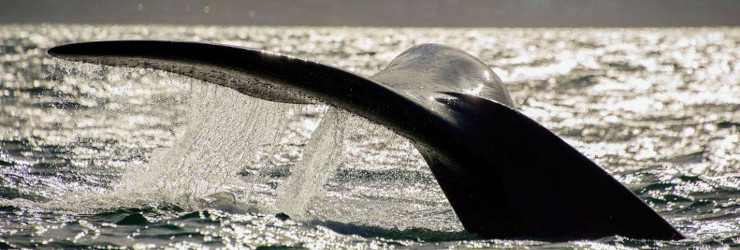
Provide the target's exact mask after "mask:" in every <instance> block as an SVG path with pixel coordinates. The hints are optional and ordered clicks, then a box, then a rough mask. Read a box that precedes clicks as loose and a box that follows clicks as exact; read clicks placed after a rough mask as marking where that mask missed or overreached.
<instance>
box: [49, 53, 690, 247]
mask: <svg viewBox="0 0 740 250" xmlns="http://www.w3.org/2000/svg"><path fill="white" fill-rule="evenodd" d="M48 53H49V54H50V55H52V56H54V57H59V58H62V59H67V60H72V61H81V62H88V63H97V64H105V65H112V66H125V67H149V68H155V69H161V70H165V71H170V72H174V73H178V74H182V75H185V76H190V77H194V78H197V79H201V80H204V81H207V82H210V83H213V84H218V85H221V86H225V87H229V88H232V89H235V90H237V91H239V92H241V93H243V94H246V95H250V96H254V97H257V98H262V99H266V100H270V101H277V102H289V103H317V102H320V103H325V104H328V105H331V106H334V107H336V108H340V109H344V110H346V111H349V112H352V113H354V114H356V115H359V116H362V117H364V118H367V119H368V120H370V121H372V122H375V123H378V124H381V125H384V126H386V127H388V128H390V129H391V130H393V131H395V132H396V133H398V134H400V135H401V136H404V137H406V138H408V139H409V140H411V141H412V142H413V143H414V144H415V145H416V147H417V149H418V150H419V151H420V152H421V154H422V155H423V157H424V159H425V160H426V162H427V164H428V165H429V167H430V169H431V170H432V172H433V173H434V176H435V177H436V179H437V181H438V183H439V184H440V186H441V188H442V191H443V192H444V193H445V195H446V196H447V198H448V200H449V201H450V204H451V205H452V207H453V209H454V211H455V213H456V215H457V216H458V218H459V219H460V221H461V222H462V224H463V226H464V227H465V229H466V230H467V231H470V232H473V233H476V234H478V235H480V236H481V237H483V238H497V239H511V238H516V239H537V240H548V241H566V240H577V239H598V238H603V237H608V236H613V235H621V236H626V237H630V238H635V239H656V240H679V239H683V236H682V235H681V234H680V233H679V232H678V231H676V230H675V229H674V228H673V227H672V226H671V225H670V224H668V223H667V222H666V221H665V220H664V219H663V218H662V217H660V215H658V214H657V213H656V212H655V211H653V210H652V209H651V208H650V207H649V206H648V205H646V204H645V203H644V202H642V201H641V200H640V199H639V198H638V197H637V196H635V195H634V194H633V193H632V192H630V191H629V190H628V189H627V188H625V187H624V186H623V185H622V184H620V183H619V182H618V181H617V180H615V179H614V178H613V177H611V176H610V175H609V174H607V173H606V172H605V171H604V170H603V169H601V168H600V167H599V166H597V165H596V164H595V163H593V162H592V161H591V160H589V159H588V158H586V157H585V156H584V155H583V154H581V153H579V152H578V151H576V150H575V149H574V148H573V147H571V146H570V145H568V144H567V143H566V142H564V141H563V140H562V139H560V138H559V137H558V136H556V135H555V134H553V133H552V132H550V131H549V130H547V129H546V128H544V127H543V126H541V125H540V124H538V123H537V122H535V121H533V120H532V119H530V118H528V117H527V116H525V115H523V114H521V113H519V112H518V111H516V110H515V109H513V102H512V100H511V97H510V96H509V94H508V92H507V91H506V90H505V88H504V86H503V84H502V83H501V81H500V80H499V78H498V77H496V76H495V74H494V73H493V72H492V71H490V68H489V67H488V66H486V65H485V64H483V63H482V62H480V60H478V59H476V58H475V57H473V56H470V55H469V54H467V53H465V52H463V51H460V50H457V49H454V48H451V47H447V46H442V45H433V44H428V45H419V46H415V47H413V48H411V49H409V50H408V51H406V52H404V53H403V54H401V55H400V56H399V57H398V58H396V59H395V60H394V61H393V62H391V64H390V65H389V67H388V68H386V69H384V70H383V71H381V72H379V73H378V74H376V75H375V76H372V77H369V78H368V77H364V76H360V75H356V74H353V73H350V72H347V71H343V70H341V69H337V68H334V67H331V66H326V65H322V64H319V63H315V62H310V61H306V60H301V59H296V58H290V57H286V56H281V55H276V54H271V53H265V52H261V51H257V50H251V49H246V48H239V47H231V46H222V45H215V44H202V43H189V42H169V41H107V42H90V43H78V44H70V45H63V46H59V47H55V48H52V49H50V50H49V51H48Z"/></svg>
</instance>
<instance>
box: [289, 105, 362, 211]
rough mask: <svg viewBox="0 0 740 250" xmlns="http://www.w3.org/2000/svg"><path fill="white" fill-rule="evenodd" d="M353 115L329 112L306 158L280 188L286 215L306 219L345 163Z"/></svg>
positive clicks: (312, 137) (309, 144)
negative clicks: (349, 121) (312, 204)
mask: <svg viewBox="0 0 740 250" xmlns="http://www.w3.org/2000/svg"><path fill="white" fill-rule="evenodd" d="M349 116H350V114H348V113H346V112H343V111H339V110H337V109H331V108H330V109H329V111H327V113H326V115H324V117H323V119H322V120H321V123H320V124H319V127H318V128H317V129H316V130H315V131H314V132H313V134H311V139H310V140H309V142H308V143H307V144H306V147H305V149H304V150H303V159H302V160H301V162H300V163H299V164H298V166H296V167H294V168H293V169H292V171H291V175H290V177H289V178H288V180H287V181H285V182H284V183H283V184H282V185H280V187H279V188H278V197H277V198H278V200H277V206H278V208H279V209H280V210H282V211H283V212H284V213H286V214H288V215H290V216H293V217H294V218H298V219H305V212H306V208H307V205H308V203H309V202H310V200H311V199H312V198H314V196H316V194H317V193H319V192H320V191H322V190H323V185H324V184H326V181H327V180H328V179H329V177H331V176H332V175H333V174H334V172H335V171H336V169H337V168H338V167H339V165H340V164H342V162H343V161H344V157H345V155H346V154H345V148H344V139H345V138H344V137H345V130H346V126H345V123H344V121H346V119H347V118H349Z"/></svg>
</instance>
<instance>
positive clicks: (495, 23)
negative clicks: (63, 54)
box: [0, 0, 740, 28]
mask: <svg viewBox="0 0 740 250" xmlns="http://www.w3.org/2000/svg"><path fill="white" fill-rule="evenodd" d="M738 13H740V1H735V0H621V1H611V0H491V1H486V0H251V1H240V0H220V1H209V0H157V1H140V0H33V1H29V0H3V1H0V23H34V24H35V23H70V24H164V25H216V26H306V27H420V28H424V27H449V28H481V27H494V28H495V27H512V28H555V27H562V28H587V27H594V28H605V27H613V28H637V27H656V28H661V27H719V26H738V25H740V14H738Z"/></svg>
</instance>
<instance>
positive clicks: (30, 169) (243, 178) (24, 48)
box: [0, 24, 740, 249]
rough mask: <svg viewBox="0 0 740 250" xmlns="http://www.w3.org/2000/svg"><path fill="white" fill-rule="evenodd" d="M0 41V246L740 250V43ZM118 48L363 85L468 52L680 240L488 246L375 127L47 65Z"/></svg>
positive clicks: (191, 88) (48, 35)
mask: <svg viewBox="0 0 740 250" xmlns="http://www.w3.org/2000/svg"><path fill="white" fill-rule="evenodd" d="M0 37H2V39H1V40H0V62H1V63H2V67H1V68H0V248H40V247H43V248H87V247H94V248H101V247H114V248H117V247H136V248H163V247H164V248H168V247H183V248H184V247H194V248H223V247H228V248H293V247H295V248H311V249H325V248H331V249H336V248H353V249H354V248H432V249H434V248H599V249H601V248H666V247H677V248H683V247H711V248H732V247H740V174H739V173H740V60H739V59H740V29H738V28H671V29H657V28H641V29H522V28H515V29H484V28H466V29H429V28H413V29H412V28H408V29H407V28H393V29H391V28H316V27H246V26H245V27H241V26H237V27H221V26H157V25H145V26H132V25H66V24H65V25H61V24H45V25H10V24H3V25H0ZM118 39H156V40H180V41H198V42H213V43H221V44H230V45H238V46H244V47H250V48H256V49H260V50H265V51H270V52H275V53H279V54H284V55H290V56H294V57H298V58H304V59H307V60H312V61H317V62H321V63H325V64H328V65H335V66H337V67H339V68H342V69H345V70H348V71H352V72H356V73H358V74H363V75H372V74H373V73H375V72H377V71H378V70H380V69H382V68H383V67H385V65H387V64H388V63H389V62H390V61H391V60H392V59H393V58H394V57H395V56H396V55H398V54H399V53H401V52H402V51H404V50H405V49H407V48H409V47H411V46H413V45H416V44H422V43H440V44H446V45H450V46H453V47H457V48H460V49H462V50H465V51H467V52H468V53H470V54H472V55H475V56H477V57H479V58H480V59H481V60H483V61H484V62H486V63H487V64H489V65H490V66H491V67H492V69H493V71H494V72H496V74H498V75H499V76H500V77H501V78H502V80H503V81H504V82H505V84H506V87H507V88H508V89H509V91H510V92H511V94H512V97H513V99H514V101H515V103H516V105H517V108H518V109H519V110H520V111H521V112H522V113H524V114H526V115H527V116H529V117H531V118H532V119H534V120H536V121H538V122H539V123H541V124H543V125H544V126H545V127H547V128H549V129H550V130H552V131H553V132H554V133H555V134H557V135H559V136H561V137H562V138H563V139H564V140H565V141H567V142H568V143H569V144H571V145H572V146H573V147H575V148H576V149H578V150H579V151H581V152H582V153H584V154H585V155H586V156H588V157H589V158H591V159H592V160H594V161H595V162H596V163H597V164H599V165H600V166H601V167H602V168H604V169H605V170H606V171H607V172H609V173H610V174H611V175H613V176H614V177H615V178H616V179H617V180H618V181H620V182H621V183H622V184H624V185H625V186H626V187H628V188H629V189H630V190H632V191H633V192H634V193H635V194H636V195H637V196H638V197H639V198H641V199H642V200H643V201H645V202H646V203H647V204H648V205H650V207H652V208H653V209H654V210H656V211H657V212H658V213H659V214H660V215H661V216H663V217H664V218H665V219H666V220H667V221H668V222H670V223H671V224H672V225H673V226H674V227H675V228H676V229H678V231H680V232H681V233H682V234H684V236H686V238H687V239H685V240H681V241H653V240H638V239H630V238H626V237H621V236H613V237H606V238H603V239H599V240H581V241H571V242H543V241H536V240H528V239H518V240H500V239H494V240H485V239H480V238H478V237H477V236H476V235H474V234H472V233H468V232H466V231H465V230H464V229H463V227H462V225H461V224H460V222H459V221H458V219H457V217H456V215H455V214H454V212H453V211H452V208H451V206H450V204H449V202H448V201H447V199H446V198H445V196H444V194H443V193H442V191H441V189H440V188H439V186H438V184H437V182H436V180H435V179H434V177H433V175H432V173H431V171H430V170H429V168H428V167H427V166H426V163H425V162H424V160H423V159H422V158H421V156H420V155H419V153H418V152H417V151H416V149H415V148H414V147H413V146H412V144H411V143H410V142H409V141H408V140H407V139H405V138H402V137H400V136H398V135H395V134H394V133H392V132H390V131H389V130H388V129H385V128H384V127H382V126H379V125H375V124H372V123H370V122H368V121H367V120H365V119H363V118H359V117H356V116H353V115H351V114H349V113H346V112H344V111H341V110H337V109H334V108H331V107H326V106H323V105H295V104H282V103H274V102H269V101H264V100H260V99H255V98H252V97H247V96H244V95H241V94H239V93H237V92H235V91H233V90H230V89H225V88H221V87H218V86H214V85H210V84H207V83H204V82H201V81H198V80H193V79H189V78H186V77H182V76H178V75H175V74H170V73H165V72H161V71H155V70H150V69H126V68H116V67H108V66H100V65H92V64H83V63H72V62H66V61H62V60H59V59H54V58H52V57H50V56H48V55H47V54H46V49H48V48H50V47H53V46H56V45H61V44H65V43H71V42H82V41H94V40H118ZM320 123H326V124H331V125H332V126H328V127H330V128H333V129H325V130H320V131H319V130H317V129H316V128H317V127H318V126H319V124H320ZM585 202H588V201H585Z"/></svg>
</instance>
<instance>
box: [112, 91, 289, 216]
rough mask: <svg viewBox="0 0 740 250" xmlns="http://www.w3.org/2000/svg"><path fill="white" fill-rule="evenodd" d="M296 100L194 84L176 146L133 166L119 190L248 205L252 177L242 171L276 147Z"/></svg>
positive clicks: (223, 206) (200, 203)
mask: <svg viewBox="0 0 740 250" xmlns="http://www.w3.org/2000/svg"><path fill="white" fill-rule="evenodd" d="M290 109H291V105H286V104H280V103H274V102H268V101H264V100H259V99H256V98H251V97H247V96H244V95H242V94H239V93H237V92H235V91H233V90H230V89H225V88H221V87H217V86H214V85H210V84H209V85H200V84H193V85H192V90H191V98H190V103H189V110H188V111H187V126H186V127H185V129H184V131H182V132H181V133H179V135H178V139H176V141H175V142H174V143H173V146H172V147H171V148H163V149H158V150H156V151H155V152H154V153H153V154H152V157H151V160H150V162H149V164H148V166H146V167H138V168H131V169H130V170H128V172H126V173H125V174H124V175H123V176H122V177H121V182H120V184H119V185H118V186H116V192H118V193H125V194H128V195H131V196H133V197H137V196H136V195H137V194H141V195H142V196H144V197H152V196H153V197H155V198H156V199H158V200H160V201H165V202H175V203H178V204H187V205H189V206H193V207H195V208H198V207H201V206H215V207H217V208H221V209H229V210H232V209H243V207H244V206H243V203H244V202H246V201H247V200H248V198H249V191H250V190H249V188H250V185H248V181H249V178H243V177H242V176H240V174H239V173H240V172H241V171H242V170H243V169H245V167H247V164H249V163H250V162H252V161H253V160H254V158H255V156H256V155H257V153H258V152H261V151H270V150H271V149H272V148H273V145H274V143H275V142H276V141H277V139H278V138H277V136H278V133H279V132H280V131H281V130H282V129H283V128H284V127H285V126H286V123H287V114H288V112H289V111H290Z"/></svg>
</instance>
